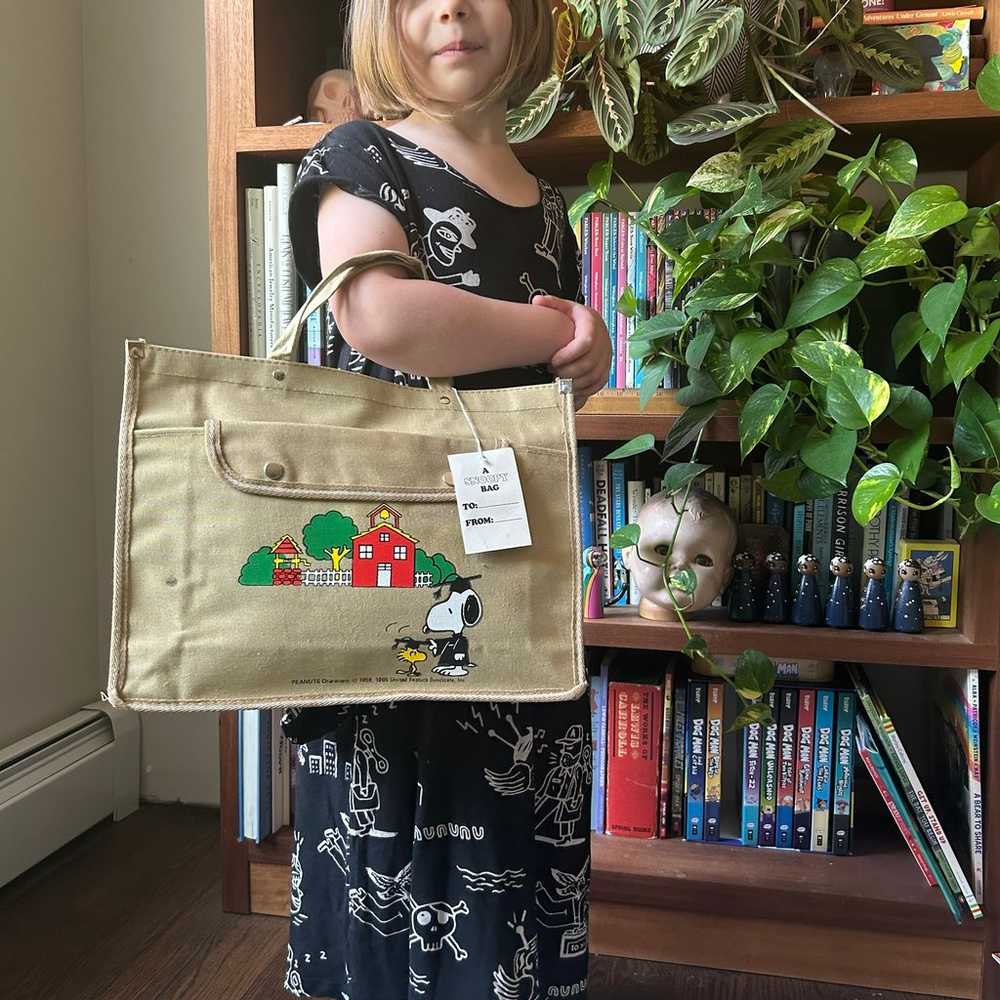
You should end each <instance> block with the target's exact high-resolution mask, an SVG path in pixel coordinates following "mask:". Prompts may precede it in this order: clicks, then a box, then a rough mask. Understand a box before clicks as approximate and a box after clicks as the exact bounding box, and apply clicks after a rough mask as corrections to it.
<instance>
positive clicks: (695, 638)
mask: <svg viewBox="0 0 1000 1000" xmlns="http://www.w3.org/2000/svg"><path fill="white" fill-rule="evenodd" d="M681 652H682V653H683V654H684V655H685V656H688V657H690V658H691V659H692V660H693V659H694V658H695V657H696V656H707V655H708V643H707V642H706V641H705V637H704V636H701V635H698V634H697V633H696V634H695V635H692V636H691V638H690V639H688V641H687V642H686V643H684V646H683V647H682V648H681Z"/></svg>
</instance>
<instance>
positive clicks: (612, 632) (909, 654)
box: [583, 607, 997, 670]
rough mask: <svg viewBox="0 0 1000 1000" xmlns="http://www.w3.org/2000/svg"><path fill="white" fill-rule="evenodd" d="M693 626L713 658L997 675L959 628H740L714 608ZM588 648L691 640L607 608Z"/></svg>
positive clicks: (991, 657)
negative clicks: (761, 657) (753, 654)
mask: <svg viewBox="0 0 1000 1000" xmlns="http://www.w3.org/2000/svg"><path fill="white" fill-rule="evenodd" d="M703 614H704V617H698V618H697V619H694V620H693V621H691V622H690V626H691V629H692V631H696V632H698V633H699V634H700V635H703V636H704V637H705V639H706V640H707V642H708V645H709V648H710V649H711V650H712V652H713V653H723V654H735V653H739V652H741V651H742V650H744V649H746V648H748V647H750V648H752V649H759V650H760V651H761V652H762V653H767V654H768V655H769V656H784V657H789V658H796V657H802V658H805V659H821V660H859V661H862V662H867V663H898V664H920V665H921V666H928V667H979V669H981V670H996V669H997V662H996V648H995V646H993V645H991V644H988V643H981V644H980V643H977V642H975V641H974V640H973V639H972V638H970V637H969V636H968V635H966V634H965V633H963V632H962V631H960V630H958V629H928V630H927V631H926V632H924V633H923V634H922V635H906V634H904V633H902V632H881V633H879V634H878V635H872V634H871V633H869V632H865V631H864V630H863V629H833V628H826V627H823V628H803V627H801V626H798V625H763V624H761V625H741V624H738V623H736V622H731V621H729V620H728V618H727V617H726V612H725V611H724V610H720V609H713V610H712V611H711V612H708V611H706V612H704V613H703ZM583 638H584V642H585V643H586V644H587V645H588V646H615V647H618V648H620V649H664V650H679V649H682V648H683V647H684V644H685V643H686V642H687V636H686V635H685V633H684V629H683V628H681V626H680V624H679V623H675V622H660V621H651V620H649V619H647V618H640V617H639V615H638V613H637V612H636V610H635V608H625V607H623V608H606V609H605V617H604V618H603V619H600V618H598V619H594V620H590V621H586V622H584V626H583Z"/></svg>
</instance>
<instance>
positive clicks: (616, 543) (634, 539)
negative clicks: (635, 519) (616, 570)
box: [608, 524, 640, 549]
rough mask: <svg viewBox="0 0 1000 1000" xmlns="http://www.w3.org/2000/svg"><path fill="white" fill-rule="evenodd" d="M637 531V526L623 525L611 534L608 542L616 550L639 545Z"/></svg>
mask: <svg viewBox="0 0 1000 1000" xmlns="http://www.w3.org/2000/svg"><path fill="white" fill-rule="evenodd" d="M639 531H640V529H639V525H638V524H623V525H622V526H621V527H620V528H618V529H616V530H615V531H614V532H613V533H612V535H611V537H610V538H609V539H608V542H609V543H610V544H611V545H612V546H613V547H614V548H616V549H627V548H628V547H629V546H630V545H638V544H639Z"/></svg>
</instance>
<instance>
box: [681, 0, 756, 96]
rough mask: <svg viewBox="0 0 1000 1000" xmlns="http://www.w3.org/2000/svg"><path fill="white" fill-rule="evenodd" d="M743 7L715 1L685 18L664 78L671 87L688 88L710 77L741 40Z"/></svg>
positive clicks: (709, 2) (707, 3)
mask: <svg viewBox="0 0 1000 1000" xmlns="http://www.w3.org/2000/svg"><path fill="white" fill-rule="evenodd" d="M742 29H743V7H742V5H740V4H727V3H716V2H713V0H708V2H706V3H704V4H702V5H701V6H700V7H698V8H696V9H695V11H694V13H693V14H691V15H688V16H685V19H684V22H683V23H682V25H681V31H680V35H679V36H678V38H677V42H676V44H675V45H674V47H673V50H672V51H671V53H670V57H669V58H668V59H667V65H666V69H665V71H664V75H665V78H666V81H667V83H669V84H670V85H671V86H672V87H688V86H690V85H691V84H692V83H697V82H698V81H699V80H701V79H703V78H704V77H706V76H708V74H709V73H711V72H712V70H713V69H714V68H715V67H716V66H717V65H718V64H719V63H720V62H721V61H722V60H723V59H725V57H726V56H727V55H729V53H730V52H732V51H733V49H734V48H735V47H736V43H737V42H738V41H739V40H740V33H741V31H742Z"/></svg>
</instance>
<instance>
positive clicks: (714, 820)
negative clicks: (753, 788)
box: [705, 681, 726, 841]
mask: <svg viewBox="0 0 1000 1000" xmlns="http://www.w3.org/2000/svg"><path fill="white" fill-rule="evenodd" d="M725 688H726V685H725V682H724V681H710V682H709V684H708V698H707V708H706V714H705V840H706V841H717V840H718V839H719V837H720V836H721V823H722V717H723V706H724V704H725V696H726V691H725Z"/></svg>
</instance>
